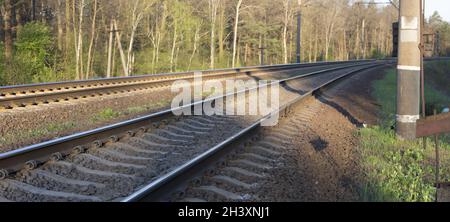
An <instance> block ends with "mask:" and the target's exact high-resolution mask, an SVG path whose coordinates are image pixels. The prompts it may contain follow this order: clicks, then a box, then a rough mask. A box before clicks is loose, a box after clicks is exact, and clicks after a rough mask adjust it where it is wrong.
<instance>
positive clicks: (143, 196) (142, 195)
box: [121, 64, 383, 202]
mask: <svg viewBox="0 0 450 222" xmlns="http://www.w3.org/2000/svg"><path fill="white" fill-rule="evenodd" d="M380 65H383V64H375V65H371V66H367V67H363V68H360V69H357V70H353V71H350V72H347V73H345V74H344V75H342V76H339V77H337V78H334V79H332V80H330V81H327V82H326V83H324V84H322V85H320V86H318V87H316V88H314V89H313V90H311V91H309V92H307V93H306V94H304V95H301V96H299V97H297V98H295V99H293V100H291V101H290V102H288V103H287V104H285V105H283V106H281V107H279V108H278V109H276V110H275V111H273V112H271V113H270V114H268V115H266V116H264V117H262V118H260V119H259V120H257V121H256V122H255V123H253V124H252V125H250V126H248V127H246V128H245V129H242V130H241V131H240V132H238V133H236V134H234V135H232V136H231V137H229V138H227V139H226V140H224V141H222V142H221V143H219V144H217V145H215V146H214V147H212V148H210V149H208V150H207V151H206V152H204V153H202V154H200V155H198V156H196V157H195V158H193V159H192V160H189V161H188V162H186V163H185V164H183V165H181V166H179V167H176V168H175V169H173V170H172V171H170V172H169V173H167V174H165V175H163V176H161V177H159V178H157V179H156V180H154V181H151V182H150V183H149V184H148V185H146V186H144V187H142V188H141V189H139V190H137V191H136V192H134V193H133V194H131V195H129V196H128V197H126V198H124V199H122V200H121V202H139V201H157V200H158V198H159V197H161V196H164V195H167V192H168V191H167V189H166V190H164V188H163V187H164V186H169V187H177V186H176V184H173V183H177V182H179V181H180V180H183V178H180V177H183V176H184V174H189V175H195V174H196V173H195V172H190V171H194V170H202V171H204V170H205V169H207V167H204V166H202V167H199V165H201V164H202V163H204V162H206V161H208V158H212V157H213V156H214V155H218V153H220V152H222V151H224V149H228V148H229V147H227V146H228V145H230V144H232V143H234V142H236V141H237V140H239V139H241V138H243V137H244V136H246V135H247V134H248V133H250V132H252V131H254V130H255V129H257V128H259V127H261V126H262V124H263V123H264V122H266V121H269V120H270V119H271V118H272V117H273V116H275V115H279V114H280V113H282V112H284V111H285V110H287V109H288V108H289V107H292V106H294V105H295V104H298V103H299V102H301V101H303V100H305V99H306V98H309V97H311V96H313V95H315V94H317V93H319V92H320V91H321V90H322V89H324V88H326V87H329V86H330V85H332V84H334V83H336V82H338V81H341V80H343V79H345V78H347V77H349V76H351V75H353V74H356V73H358V72H361V71H364V70H367V69H371V68H375V67H378V66H380ZM291 80H292V79H291ZM216 158H217V157H216ZM161 190H162V191H161ZM161 193H162V194H161Z"/></svg>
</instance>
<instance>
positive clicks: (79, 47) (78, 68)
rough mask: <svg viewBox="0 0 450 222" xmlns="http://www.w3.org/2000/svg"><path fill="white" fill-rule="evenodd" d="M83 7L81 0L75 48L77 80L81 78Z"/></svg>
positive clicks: (83, 3) (83, 2)
mask: <svg viewBox="0 0 450 222" xmlns="http://www.w3.org/2000/svg"><path fill="white" fill-rule="evenodd" d="M84 6H85V0H81V2H80V5H79V24H78V25H79V26H78V41H77V48H76V64H77V65H76V74H77V77H76V78H77V80H78V79H81V78H83V59H82V55H81V54H82V53H83V52H82V50H83V17H84Z"/></svg>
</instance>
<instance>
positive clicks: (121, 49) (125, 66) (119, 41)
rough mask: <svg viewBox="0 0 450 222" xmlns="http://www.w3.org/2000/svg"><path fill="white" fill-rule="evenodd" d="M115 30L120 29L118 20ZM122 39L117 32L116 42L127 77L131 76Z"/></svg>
mask: <svg viewBox="0 0 450 222" xmlns="http://www.w3.org/2000/svg"><path fill="white" fill-rule="evenodd" d="M114 29H115V30H118V29H119V28H117V21H116V20H114ZM120 39H121V38H120V34H119V32H116V41H117V45H118V48H119V53H120V59H121V60H122V67H123V73H124V75H125V76H129V73H128V67H127V62H126V59H125V53H124V52H123V48H122V42H121V40H120Z"/></svg>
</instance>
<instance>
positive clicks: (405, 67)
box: [397, 65, 420, 71]
mask: <svg viewBox="0 0 450 222" xmlns="http://www.w3.org/2000/svg"><path fill="white" fill-rule="evenodd" d="M397 69H399V70H409V71H420V66H401V65H398V66H397Z"/></svg>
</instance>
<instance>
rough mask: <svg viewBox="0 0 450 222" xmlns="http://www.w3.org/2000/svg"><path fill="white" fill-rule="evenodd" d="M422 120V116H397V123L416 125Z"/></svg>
mask: <svg viewBox="0 0 450 222" xmlns="http://www.w3.org/2000/svg"><path fill="white" fill-rule="evenodd" d="M419 119H420V115H397V122H400V123H416V122H417V120H419Z"/></svg>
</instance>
